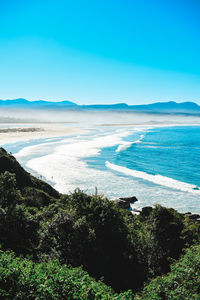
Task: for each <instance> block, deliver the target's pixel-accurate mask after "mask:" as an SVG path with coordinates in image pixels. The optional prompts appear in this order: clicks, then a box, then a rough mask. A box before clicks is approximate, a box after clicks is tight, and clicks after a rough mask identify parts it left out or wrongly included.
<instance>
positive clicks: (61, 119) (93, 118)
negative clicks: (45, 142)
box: [0, 108, 200, 126]
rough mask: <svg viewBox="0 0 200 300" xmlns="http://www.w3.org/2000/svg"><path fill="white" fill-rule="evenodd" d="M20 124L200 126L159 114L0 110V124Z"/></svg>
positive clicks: (192, 119) (194, 119)
mask: <svg viewBox="0 0 200 300" xmlns="http://www.w3.org/2000/svg"><path fill="white" fill-rule="evenodd" d="M6 119H7V120H8V122H9V121H10V122H13V121H17V122H20V123H24V122H28V123H38V122H39V123H43V122H47V123H49V122H51V123H72V124H73V123H74V124H80V125H81V126H88V125H91V126H92V125H119V124H120V125H148V124H151V125H152V124H153V125H154V124H174V123H175V124H178V123H180V124H200V116H197V115H196V116H195V115H181V114H161V113H157V114H156V113H154V114H151V113H134V112H131V111H110V110H108V111H95V110H91V111H79V110H51V109H48V110H39V109H37V110H30V109H14V108H9V109H6V108H1V110H0V122H1V123H2V122H5V123H6V121H5V120H6Z"/></svg>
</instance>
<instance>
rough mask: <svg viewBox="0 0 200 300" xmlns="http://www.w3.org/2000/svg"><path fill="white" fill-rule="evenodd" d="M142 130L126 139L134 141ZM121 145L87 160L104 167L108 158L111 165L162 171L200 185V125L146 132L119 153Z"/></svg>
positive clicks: (146, 171)
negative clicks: (118, 149) (138, 141)
mask: <svg viewBox="0 0 200 300" xmlns="http://www.w3.org/2000/svg"><path fill="white" fill-rule="evenodd" d="M140 136H141V132H140V133H136V134H135V133H134V134H131V135H129V136H128V137H127V138H125V139H124V141H128V142H134V141H137V140H138V139H139V138H140ZM117 148H118V145H116V146H114V147H110V148H104V149H102V151H101V154H100V156H98V157H96V158H95V157H93V158H90V159H89V160H87V162H88V165H89V166H90V167H94V168H99V169H104V168H105V161H107V160H108V161H109V162H110V163H112V164H115V165H119V166H123V167H126V168H128V169H134V170H138V171H142V172H145V173H148V174H152V175H156V174H160V175H163V176H166V177H170V178H173V179H176V180H179V181H182V182H186V183H190V184H194V185H197V186H200V127H199V126H196V127H195V126H184V127H180V126H177V127H164V128H154V129H149V130H148V131H147V132H144V133H143V135H142V139H141V141H140V143H133V144H131V146H130V147H128V148H127V149H125V150H121V151H119V152H116V150H117Z"/></svg>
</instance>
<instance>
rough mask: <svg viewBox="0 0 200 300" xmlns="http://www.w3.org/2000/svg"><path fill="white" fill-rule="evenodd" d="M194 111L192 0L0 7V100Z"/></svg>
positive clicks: (197, 88)
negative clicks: (163, 105) (164, 104)
mask: <svg viewBox="0 0 200 300" xmlns="http://www.w3.org/2000/svg"><path fill="white" fill-rule="evenodd" d="M14 98H26V99H29V100H39V99H43V100H50V101H61V100H70V101H73V102H76V103H78V104H92V103H120V102H126V103H128V104H145V103H152V102H158V101H159V102H160V101H177V102H183V101H194V102H196V103H198V104H200V0H101V1H99V0H73V1H72V0H28V1H27V0H9V1H8V0H0V99H14Z"/></svg>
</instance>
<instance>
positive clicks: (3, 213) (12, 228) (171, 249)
mask: <svg viewBox="0 0 200 300" xmlns="http://www.w3.org/2000/svg"><path fill="white" fill-rule="evenodd" d="M0 245H1V251H0V298H1V299H62V298H63V299H149V300H150V299H188V300H189V299H199V297H200V284H199V277H200V222H199V216H198V215H196V216H194V215H191V214H189V213H188V214H180V213H178V212H177V211H176V210H174V209H172V208H165V207H162V206H160V205H158V204H157V205H155V206H154V207H144V208H143V209H142V211H141V213H140V214H138V215H133V214H132V213H131V212H130V211H128V210H127V209H122V208H120V206H119V205H118V204H117V203H114V202H113V201H109V200H108V199H107V198H106V197H104V196H103V195H98V194H97V193H95V194H94V195H87V194H85V193H84V192H82V191H80V190H79V189H76V190H75V191H74V192H73V193H72V194H69V195H63V194H60V193H58V192H57V191H56V190H55V189H53V187H51V186H50V185H48V184H47V183H45V182H43V181H42V180H39V179H37V178H35V177H33V176H32V175H30V174H29V173H28V172H26V171H25V170H24V169H23V168H22V167H21V165H20V164H19V163H18V162H17V161H16V159H15V158H14V157H13V156H12V155H10V154H9V153H7V152H6V151H5V150H4V149H3V148H1V149H0Z"/></svg>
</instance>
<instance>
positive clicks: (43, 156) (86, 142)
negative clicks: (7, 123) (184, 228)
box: [5, 126, 200, 213]
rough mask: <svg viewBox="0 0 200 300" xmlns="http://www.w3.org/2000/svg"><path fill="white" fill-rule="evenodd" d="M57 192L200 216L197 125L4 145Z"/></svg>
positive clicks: (106, 130)
mask: <svg viewBox="0 0 200 300" xmlns="http://www.w3.org/2000/svg"><path fill="white" fill-rule="evenodd" d="M5 148H6V149H7V150H8V151H11V152H13V153H14V155H15V156H16V158H17V159H18V160H19V161H20V162H21V163H22V165H23V166H24V167H25V168H26V169H28V170H29V171H31V172H33V174H38V175H40V176H42V178H43V179H45V180H47V181H48V182H50V183H51V184H53V185H54V187H55V188H56V189H58V190H59V191H60V192H62V193H69V192H72V191H73V190H74V189H75V188H77V187H79V188H80V189H82V190H84V191H85V192H87V193H93V192H94V189H95V187H97V189H98V191H99V193H103V194H104V195H106V196H107V197H108V198H110V199H113V198H118V197H129V196H136V197H137V198H138V200H139V201H138V202H137V203H135V204H134V206H135V207H136V208H141V207H143V206H147V205H151V206H152V205H154V204H155V203H159V204H161V205H164V206H167V207H173V208H175V209H177V210H178V211H180V212H186V211H191V212H196V213H200V126H161V127H158V126H127V127H124V126H121V127H120V126H107V127H106V126H104V127H103V126H96V128H93V130H91V131H90V133H88V134H84V135H81V136H70V137H60V138H52V139H42V140H36V141H29V142H26V143H23V142H20V143H15V144H12V145H5Z"/></svg>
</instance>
